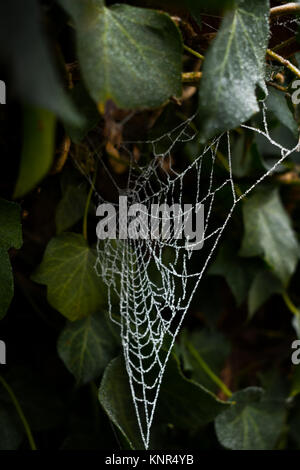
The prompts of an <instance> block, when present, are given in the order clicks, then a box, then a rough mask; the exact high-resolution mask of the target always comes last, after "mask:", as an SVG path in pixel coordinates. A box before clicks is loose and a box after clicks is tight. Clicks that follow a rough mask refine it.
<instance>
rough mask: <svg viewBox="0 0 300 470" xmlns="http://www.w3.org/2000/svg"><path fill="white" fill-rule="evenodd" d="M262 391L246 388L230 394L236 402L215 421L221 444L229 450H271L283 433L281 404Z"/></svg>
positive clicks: (256, 388) (282, 409) (255, 388)
mask: <svg viewBox="0 0 300 470" xmlns="http://www.w3.org/2000/svg"><path fill="white" fill-rule="evenodd" d="M264 395H265V392H264V390H263V389H262V388H258V387H248V388H246V389H244V390H241V391H239V392H236V393H234V394H233V395H232V397H231V399H230V401H232V402H235V404H234V405H233V406H231V407H230V408H228V409H227V410H226V411H224V413H222V414H220V415H219V416H217V418H216V421H215V427H216V433H217V437H218V440H219V441H220V443H221V444H222V445H223V446H224V447H226V448H228V449H232V450H272V449H274V446H275V444H276V441H277V439H278V437H279V435H280V432H281V431H282V427H283V424H284V417H285V410H284V406H283V401H281V400H270V399H266V398H265V396H264Z"/></svg>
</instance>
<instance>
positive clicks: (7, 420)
mask: <svg viewBox="0 0 300 470" xmlns="http://www.w3.org/2000/svg"><path fill="white" fill-rule="evenodd" d="M19 419H20V418H19V417H17V416H16V415H15V413H14V409H13V408H12V406H11V405H7V404H6V403H5V404H4V403H1V402H0V450H16V449H18V447H19V446H20V444H21V442H22V440H23V434H24V433H23V430H22V427H21V425H20V421H19Z"/></svg>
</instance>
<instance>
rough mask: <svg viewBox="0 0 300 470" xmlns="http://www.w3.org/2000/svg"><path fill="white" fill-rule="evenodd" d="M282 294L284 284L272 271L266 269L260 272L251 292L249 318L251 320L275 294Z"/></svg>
mask: <svg viewBox="0 0 300 470" xmlns="http://www.w3.org/2000/svg"><path fill="white" fill-rule="evenodd" d="M282 292H283V286H282V283H281V282H280V280H279V279H278V277H276V276H274V274H273V273H272V272H271V271H269V270H267V269H264V270H262V271H260V272H258V273H257V275H256V276H255V278H254V280H253V282H252V284H251V287H250V290H249V297H248V310H249V317H250V318H251V317H252V316H253V315H254V313H255V312H256V311H257V310H258V309H259V308H260V307H261V306H262V305H263V304H264V303H265V302H266V301H267V300H268V299H269V298H270V297H271V296H272V295H273V294H281V293H282Z"/></svg>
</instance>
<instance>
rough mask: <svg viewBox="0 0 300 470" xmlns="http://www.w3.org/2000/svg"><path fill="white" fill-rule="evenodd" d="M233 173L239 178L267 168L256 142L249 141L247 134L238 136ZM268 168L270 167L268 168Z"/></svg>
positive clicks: (233, 154)
mask: <svg viewBox="0 0 300 470" xmlns="http://www.w3.org/2000/svg"><path fill="white" fill-rule="evenodd" d="M231 164H232V173H233V174H234V176H237V177H238V178H244V177H245V176H249V175H253V174H254V175H257V174H259V173H261V172H264V171H265V170H266V165H265V163H264V161H263V159H262V156H261V153H260V152H259V151H258V147H257V144H256V142H255V141H254V142H251V141H250V143H249V142H248V140H247V135H246V134H242V135H240V136H238V138H237V140H236V142H235V145H234V147H233V150H232V160H231ZM267 169H268V168H267Z"/></svg>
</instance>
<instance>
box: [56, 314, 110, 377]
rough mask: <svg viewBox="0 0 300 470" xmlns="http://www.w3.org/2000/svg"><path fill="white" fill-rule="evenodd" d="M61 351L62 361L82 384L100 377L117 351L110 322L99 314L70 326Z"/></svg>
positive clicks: (63, 333)
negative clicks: (110, 329)
mask: <svg viewBox="0 0 300 470" xmlns="http://www.w3.org/2000/svg"><path fill="white" fill-rule="evenodd" d="M57 347H58V354H59V357H60V358H61V359H62V361H63V362H64V364H65V366H66V367H67V369H68V370H69V371H70V372H71V373H72V374H73V375H74V377H75V378H76V381H77V383H78V384H85V383H88V382H90V381H91V380H94V379H96V378H97V377H99V375H100V374H101V372H103V370H104V369H105V367H106V365H107V364H108V362H109V361H110V360H111V359H112V357H113V354H114V352H115V349H116V347H115V343H114V340H113V337H112V335H111V334H110V331H109V326H108V324H107V321H106V318H105V317H104V315H99V314H94V315H90V316H89V317H87V318H82V319H81V320H78V321H76V322H73V323H69V324H67V326H66V327H65V328H64V330H63V331H62V333H61V334H60V336H59V339H58V344H57Z"/></svg>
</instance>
